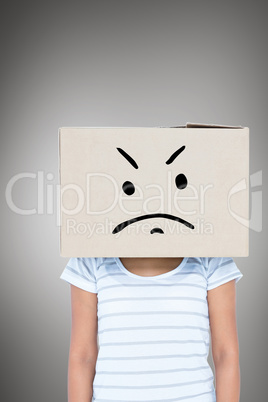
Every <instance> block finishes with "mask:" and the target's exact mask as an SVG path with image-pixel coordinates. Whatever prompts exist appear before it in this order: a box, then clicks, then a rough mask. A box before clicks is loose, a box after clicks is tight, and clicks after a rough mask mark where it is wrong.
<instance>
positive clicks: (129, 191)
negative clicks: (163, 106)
mask: <svg viewBox="0 0 268 402" xmlns="http://www.w3.org/2000/svg"><path fill="white" fill-rule="evenodd" d="M116 149H117V150H118V152H120V154H121V155H123V157H124V158H126V160H127V161H128V162H129V163H130V164H131V165H132V166H133V167H134V169H138V168H139V166H138V164H137V163H136V162H135V160H134V159H133V158H132V157H131V156H130V155H128V154H127V152H126V151H124V150H123V149H122V148H116ZM184 149H185V145H183V146H182V147H180V148H179V149H177V151H175V152H174V153H173V154H172V155H171V156H170V158H169V159H168V160H167V161H166V164H167V165H170V164H171V163H172V162H173V161H174V159H175V158H176V157H177V156H178V155H180V153H181V152H182V151H183V150H184ZM187 183H188V182H187V178H186V176H185V175H184V174H183V173H180V174H178V175H177V176H176V177H175V185H176V187H177V188H178V189H179V190H183V189H184V188H186V187H187ZM122 189H123V191H124V193H125V194H126V195H128V196H131V195H133V194H134V193H135V186H134V184H133V183H132V182H131V181H128V180H127V181H125V182H124V183H123V185H122ZM149 218H166V219H171V220H173V221H177V222H179V223H182V224H183V225H185V226H187V227H189V228H190V229H194V226H193V225H192V224H191V223H189V222H187V221H185V220H184V219H182V218H179V217H178V216H174V215H170V214H165V213H154V214H146V215H141V216H137V217H136V218H132V219H129V220H126V221H124V222H121V223H119V224H118V225H117V226H116V227H115V228H114V230H113V232H112V233H113V234H116V233H118V232H120V231H121V230H123V229H124V228H125V227H127V226H128V225H131V224H132V223H135V222H138V221H141V220H144V219H149ZM150 233H151V234H153V233H164V232H163V230H162V229H161V228H154V229H152V230H151V231H150Z"/></svg>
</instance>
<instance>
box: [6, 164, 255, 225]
mask: <svg viewBox="0 0 268 402" xmlns="http://www.w3.org/2000/svg"><path fill="white" fill-rule="evenodd" d="M90 175H92V174H90ZM94 175H95V176H96V175H97V176H98V175H101V174H98V173H97V174H94ZM106 176H107V177H108V176H109V175H106ZM108 178H109V177H108ZM88 179H89V178H88ZM25 180H32V181H34V184H35V191H34V192H33V203H32V204H31V205H29V208H27V209H26V208H25V207H23V208H22V207H21V206H20V205H19V200H18V199H17V200H16V201H15V199H14V197H13V191H14V188H15V186H16V185H17V184H18V183H19V184H20V185H21V183H23V181H24V182H25ZM110 180H112V182H113V184H114V186H115V193H116V194H117V196H118V202H119V206H120V208H122V210H123V211H124V204H123V200H124V199H123V197H121V198H120V196H119V194H118V189H117V188H116V186H117V184H116V181H115V180H114V179H113V178H112V177H110ZM87 181H88V180H87ZM249 182H250V187H249V202H250V205H249V212H250V213H249V215H250V219H245V218H244V217H242V216H240V215H239V214H238V213H237V212H235V211H233V210H232V206H231V201H232V196H234V195H235V194H236V193H238V192H240V191H243V190H246V189H247V182H246V179H242V180H241V181H239V182H238V183H236V184H235V185H234V186H233V187H232V188H231V189H230V191H229V193H228V200H227V203H228V211H229V213H230V214H231V216H232V217H233V218H234V219H235V220H236V221H237V222H239V223H240V224H241V225H244V226H246V227H248V228H249V229H251V230H253V231H255V232H261V231H262V170H259V171H257V172H255V173H252V174H251V175H250V181H249ZM152 186H153V185H149V186H148V187H152ZM155 187H157V185H155ZM189 187H190V186H189ZM211 187H213V185H212V184H210V185H208V186H207V187H204V188H203V189H201V191H202V192H203V197H202V201H201V204H200V208H201V210H202V209H203V210H204V205H205V199H204V198H205V193H206V191H208V190H209V189H210V188H211ZM67 191H74V192H75V193H76V195H77V204H76V206H75V208H73V209H70V210H68V209H65V208H64V207H63V205H62V199H63V197H64V194H65V193H66V192H67ZM88 193H89V190H88V188H87V194H86V197H85V194H84V190H83V189H82V188H80V187H79V186H78V185H76V184H69V185H66V186H64V187H62V188H61V186H60V184H58V183H55V175H54V174H53V173H50V172H49V173H45V172H44V171H37V173H33V172H22V173H18V174H15V175H14V176H12V177H11V178H10V180H9V181H8V183H7V185H6V189H5V199H6V203H7V206H8V208H9V210H10V211H12V212H13V213H15V214H17V215H22V216H32V215H56V225H57V226H60V225H61V219H60V218H61V216H60V215H61V214H62V213H64V214H66V215H72V216H74V215H75V214H76V213H79V211H81V210H82V209H83V208H84V206H85V202H86V205H87V213H88V214H93V215H94V214H95V215H97V214H103V213H108V212H109V211H111V210H112V208H114V207H115V206H116V205H117V201H115V202H114V203H113V205H112V206H110V208H109V209H107V210H105V211H90V202H89V198H88ZM193 197H196V194H194V196H191V197H188V198H189V199H190V198H191V199H193ZM153 198H154V199H155V196H154V197H153ZM177 199H181V200H185V199H187V197H177ZM36 200H37V201H36ZM147 201H148V200H147ZM170 205H171V204H170V200H169V201H168V206H169V207H170ZM126 212H128V213H130V212H129V211H126ZM183 212H184V213H185V211H183ZM135 213H136V212H135ZM187 213H188V214H189V215H191V214H194V213H195V211H188V212H187ZM187 213H186V214H187Z"/></svg>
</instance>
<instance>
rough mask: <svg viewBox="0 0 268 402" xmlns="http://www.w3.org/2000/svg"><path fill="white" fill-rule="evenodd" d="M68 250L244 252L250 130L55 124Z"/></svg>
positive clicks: (63, 249) (70, 253) (63, 243)
mask: <svg viewBox="0 0 268 402" xmlns="http://www.w3.org/2000/svg"><path fill="white" fill-rule="evenodd" d="M59 158H60V166H59V169H60V189H61V197H60V224H61V226H60V254H61V256H63V257H185V256H188V257H189V256H191V257H224V256H233V257H236V256H248V225H247V223H245V222H248V213H249V201H248V198H249V197H248V196H249V194H248V182H249V129H248V128H247V127H242V126H219V125H202V124H194V123H187V124H186V126H178V127H77V128H75V127H70V128H69V127H66V128H60V129H59Z"/></svg>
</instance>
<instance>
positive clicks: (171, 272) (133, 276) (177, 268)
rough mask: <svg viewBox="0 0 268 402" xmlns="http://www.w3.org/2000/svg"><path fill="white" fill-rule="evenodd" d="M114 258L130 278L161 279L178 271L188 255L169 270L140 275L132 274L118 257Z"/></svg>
mask: <svg viewBox="0 0 268 402" xmlns="http://www.w3.org/2000/svg"><path fill="white" fill-rule="evenodd" d="M114 260H115V262H116V264H117V266H118V267H119V268H120V269H121V270H122V271H123V272H125V273H126V274H127V275H128V276H131V277H132V278H138V279H144V280H150V279H162V278H166V277H168V276H171V275H174V274H175V273H176V272H178V271H180V270H181V269H182V268H183V267H184V266H185V264H186V262H187V260H188V257H184V258H183V260H182V262H181V263H180V265H178V266H177V267H176V268H174V269H172V270H171V271H169V272H165V273H163V274H160V275H153V276H141V275H137V274H133V272H130V271H129V270H128V269H126V267H125V266H124V265H123V263H122V261H121V260H120V258H119V257H114Z"/></svg>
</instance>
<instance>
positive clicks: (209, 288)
mask: <svg viewBox="0 0 268 402" xmlns="http://www.w3.org/2000/svg"><path fill="white" fill-rule="evenodd" d="M242 277H243V274H242V273H240V274H235V275H229V276H226V277H225V278H222V279H221V280H219V281H216V282H214V283H211V284H210V285H208V286H207V290H211V289H215V288H216V287H218V286H221V285H224V284H225V283H227V282H230V281H232V280H233V279H235V283H236V284H237V282H238V281H239V280H240V279H241V278H242Z"/></svg>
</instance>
